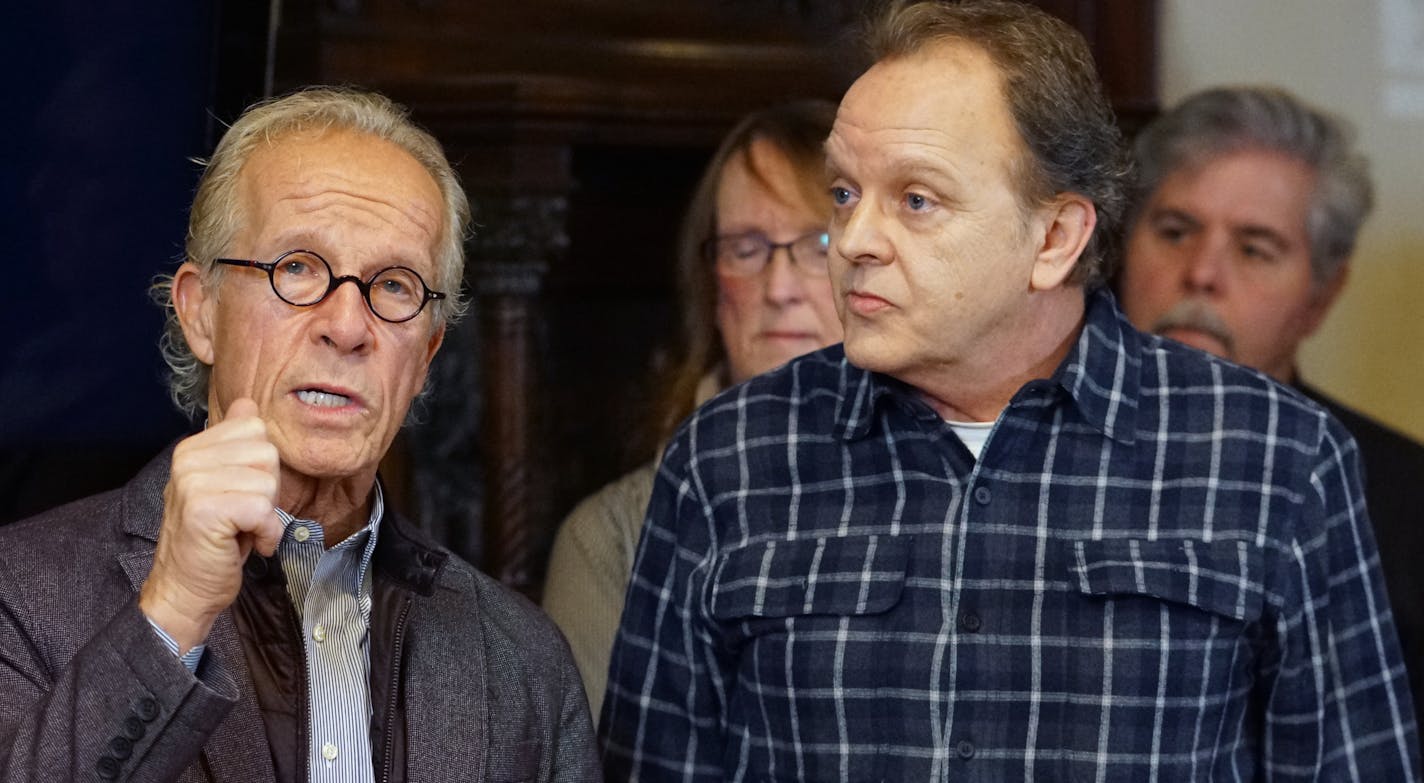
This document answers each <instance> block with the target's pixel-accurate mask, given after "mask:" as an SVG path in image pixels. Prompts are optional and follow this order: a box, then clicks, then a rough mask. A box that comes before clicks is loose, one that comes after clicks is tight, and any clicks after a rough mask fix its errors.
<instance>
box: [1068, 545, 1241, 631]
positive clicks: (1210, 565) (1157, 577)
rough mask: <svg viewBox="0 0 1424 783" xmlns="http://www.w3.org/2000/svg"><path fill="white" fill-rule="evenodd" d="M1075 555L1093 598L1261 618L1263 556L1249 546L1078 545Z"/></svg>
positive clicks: (1080, 580)
mask: <svg viewBox="0 0 1424 783" xmlns="http://www.w3.org/2000/svg"><path fill="white" fill-rule="evenodd" d="M1073 550H1074V564H1073V566H1072V568H1073V572H1074V575H1075V576H1076V577H1077V584H1078V590H1079V591H1081V592H1083V593H1086V594H1088V595H1120V594H1137V595H1150V596H1153V597H1155V598H1160V599H1162V600H1164V601H1172V602H1175V603H1180V604H1187V605H1189V606H1195V607H1197V608H1199V609H1204V610H1206V611H1208V612H1214V613H1216V614H1220V615H1225V616H1227V617H1231V618H1235V619H1237V620H1241V621H1243V622H1251V621H1254V620H1256V619H1258V618H1259V617H1260V616H1261V608H1262V605H1263V604H1264V602H1265V589H1264V587H1263V586H1262V584H1261V570H1262V567H1263V565H1262V555H1261V550H1260V548H1259V547H1255V546H1252V545H1251V544H1249V543H1247V542H1245V541H1211V542H1207V541H1199V540H1193V539H1173V540H1161V541H1148V540H1145V539H1135V538H1134V539H1113V540H1106V541H1074V542H1073Z"/></svg>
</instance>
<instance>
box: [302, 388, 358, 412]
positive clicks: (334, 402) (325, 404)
mask: <svg viewBox="0 0 1424 783" xmlns="http://www.w3.org/2000/svg"><path fill="white" fill-rule="evenodd" d="M297 399H299V400H301V401H302V402H304V403H306V404H308V405H316V406H319V407H322V408H339V407H341V406H342V405H347V404H350V402H351V398H350V397H343V396H341V395H340V394H331V393H329V392H320V391H309V390H306V389H303V390H302V391H299V392H297Z"/></svg>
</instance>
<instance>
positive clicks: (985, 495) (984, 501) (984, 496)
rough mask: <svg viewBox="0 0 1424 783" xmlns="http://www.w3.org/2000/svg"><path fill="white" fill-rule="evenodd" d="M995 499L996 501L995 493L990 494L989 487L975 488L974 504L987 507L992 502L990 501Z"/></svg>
mask: <svg viewBox="0 0 1424 783" xmlns="http://www.w3.org/2000/svg"><path fill="white" fill-rule="evenodd" d="M993 499H994V493H993V492H990V491H989V488H988V487H982V486H981V487H975V488H974V502H975V503H978V504H979V505H981V506H987V505H989V501H990V500H993Z"/></svg>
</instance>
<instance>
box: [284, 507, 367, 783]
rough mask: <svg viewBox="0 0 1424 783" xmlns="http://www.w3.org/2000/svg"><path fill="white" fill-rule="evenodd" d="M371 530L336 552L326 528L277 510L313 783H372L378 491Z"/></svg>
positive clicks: (359, 535)
mask: <svg viewBox="0 0 1424 783" xmlns="http://www.w3.org/2000/svg"><path fill="white" fill-rule="evenodd" d="M372 506H373V508H372V511H371V518H370V521H369V523H368V524H367V526H366V527H364V528H362V529H361V530H359V531H357V532H356V533H354V534H352V535H351V536H350V537H348V538H346V539H345V540H344V541H342V542H341V543H339V544H337V545H336V546H334V547H331V548H330V549H327V548H326V545H325V538H324V536H323V534H322V527H321V525H320V524H317V523H316V522H312V521H309V520H303V519H296V518H294V517H293V516H292V515H291V514H288V513H287V512H286V511H283V510H282V509H277V515H278V516H279V517H281V519H282V523H283V524H284V525H285V531H284V532H283V534H282V541H281V543H280V544H279V545H278V547H277V557H278V558H279V559H280V560H281V563H282V571H283V573H284V574H285V575H286V578H287V594H288V595H289V596H290V597H291V599H292V605H293V606H294V607H296V609H297V616H298V618H299V619H300V621H301V624H302V638H303V640H304V641H305V645H304V649H305V652H306V665H307V700H308V708H309V709H310V713H311V726H310V736H309V740H310V741H309V749H308V754H307V758H308V762H307V766H308V769H309V770H310V774H311V778H310V780H311V781H312V783H371V781H373V779H374V777H375V771H374V769H373V767H372V757H371V734H370V731H371V686H370V669H371V651H370V627H371V556H372V554H373V553H374V552H375V551H376V535H377V533H378V531H379V524H380V519H381V515H382V512H383V508H384V501H383V499H382V496H381V488H380V485H379V484H378V485H376V489H375V495H374V501H373V503H372Z"/></svg>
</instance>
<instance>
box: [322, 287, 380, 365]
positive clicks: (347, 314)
mask: <svg viewBox="0 0 1424 783" xmlns="http://www.w3.org/2000/svg"><path fill="white" fill-rule="evenodd" d="M355 282H356V281H355V278H347V279H345V280H342V281H341V283H340V284H339V285H337V286H336V289H335V290H333V291H332V292H331V293H330V294H327V296H326V298H325V299H323V300H321V302H319V303H318V304H316V305H315V306H314V307H313V309H314V310H315V311H316V312H315V313H314V315H316V318H317V323H316V332H315V334H316V336H317V337H318V338H320V339H321V341H322V342H324V343H326V344H327V345H330V346H332V347H333V348H336V349H337V350H338V351H340V352H342V353H364V352H365V351H366V350H368V349H369V348H370V344H371V326H372V324H373V322H374V319H375V317H376V316H375V314H374V313H372V312H371V308H370V307H368V306H367V305H366V299H365V297H363V296H362V295H361V288H360V286H358V285H355ZM346 283H351V284H352V285H346Z"/></svg>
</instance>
